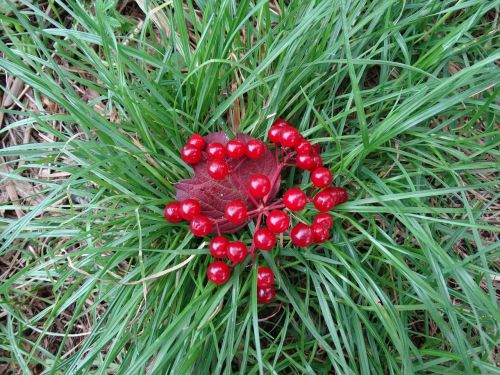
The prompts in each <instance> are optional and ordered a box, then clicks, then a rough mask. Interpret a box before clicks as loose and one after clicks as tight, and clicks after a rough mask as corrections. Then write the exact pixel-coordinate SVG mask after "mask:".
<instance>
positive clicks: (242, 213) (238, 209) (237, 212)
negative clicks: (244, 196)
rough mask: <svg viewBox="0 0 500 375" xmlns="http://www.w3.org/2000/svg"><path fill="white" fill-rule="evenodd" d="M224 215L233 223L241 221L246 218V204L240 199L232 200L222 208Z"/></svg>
mask: <svg viewBox="0 0 500 375" xmlns="http://www.w3.org/2000/svg"><path fill="white" fill-rule="evenodd" d="M224 217H225V218H226V219H227V221H229V222H231V223H233V224H240V223H243V222H244V221H245V220H246V218H247V206H245V203H243V202H242V201H232V202H229V203H228V204H227V205H226V208H225V209H224Z"/></svg>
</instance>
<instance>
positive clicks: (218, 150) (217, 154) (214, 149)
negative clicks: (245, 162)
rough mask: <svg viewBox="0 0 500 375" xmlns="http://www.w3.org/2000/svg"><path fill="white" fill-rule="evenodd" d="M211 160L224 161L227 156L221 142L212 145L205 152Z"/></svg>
mask: <svg viewBox="0 0 500 375" xmlns="http://www.w3.org/2000/svg"><path fill="white" fill-rule="evenodd" d="M205 152H206V153H207V158H209V159H223V158H224V156H225V155H226V149H225V147H224V146H223V145H222V144H220V143H219V142H213V143H210V144H209V145H208V146H207V149H206V150H205Z"/></svg>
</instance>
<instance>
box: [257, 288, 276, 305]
mask: <svg viewBox="0 0 500 375" xmlns="http://www.w3.org/2000/svg"><path fill="white" fill-rule="evenodd" d="M274 297H276V291H275V290H274V287H272V286H269V287H267V288H257V301H259V302H260V303H269V302H271V301H272V300H273V299H274Z"/></svg>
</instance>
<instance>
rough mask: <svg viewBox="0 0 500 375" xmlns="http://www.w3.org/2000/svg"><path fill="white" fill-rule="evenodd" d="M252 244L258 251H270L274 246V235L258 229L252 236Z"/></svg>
mask: <svg viewBox="0 0 500 375" xmlns="http://www.w3.org/2000/svg"><path fill="white" fill-rule="evenodd" d="M253 243H254V244H255V247H256V248H257V249H259V250H265V251H267V250H271V249H272V248H273V247H274V245H275V244H276V235H275V234H274V233H273V232H271V231H270V230H269V229H267V228H259V229H257V230H256V231H255V233H254V235H253Z"/></svg>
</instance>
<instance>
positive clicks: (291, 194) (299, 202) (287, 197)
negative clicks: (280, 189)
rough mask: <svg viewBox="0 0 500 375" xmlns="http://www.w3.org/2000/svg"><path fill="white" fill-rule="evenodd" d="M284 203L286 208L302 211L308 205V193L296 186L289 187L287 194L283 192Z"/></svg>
mask: <svg viewBox="0 0 500 375" xmlns="http://www.w3.org/2000/svg"><path fill="white" fill-rule="evenodd" d="M283 203H284V204H285V206H286V208H288V209H290V210H292V211H300V210H302V209H303V208H304V207H305V206H306V203H307V196H306V193H304V192H303V191H302V190H300V189H299V188H296V187H295V188H291V189H288V190H287V191H286V192H285V194H283Z"/></svg>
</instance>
